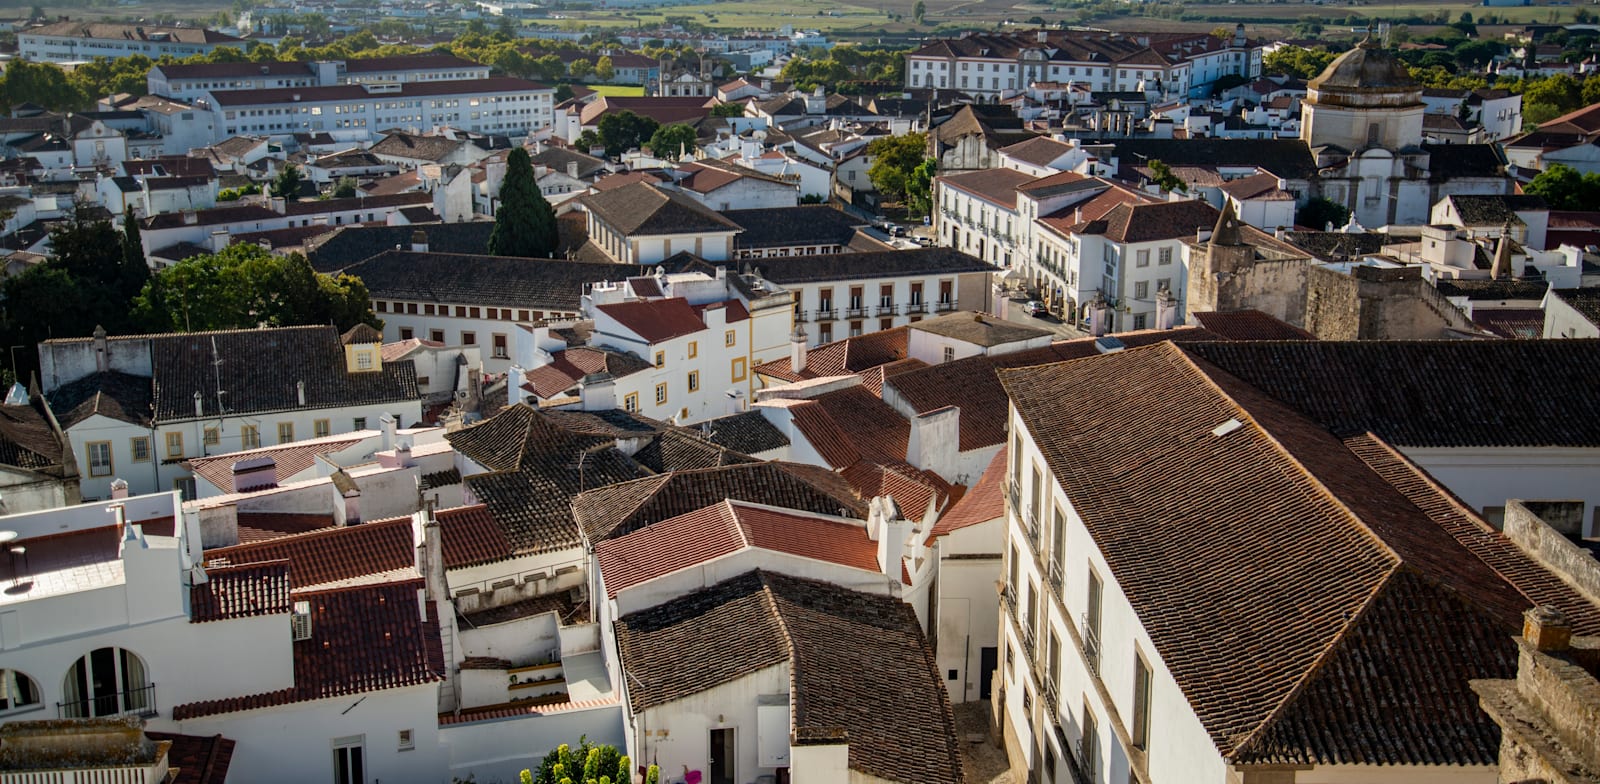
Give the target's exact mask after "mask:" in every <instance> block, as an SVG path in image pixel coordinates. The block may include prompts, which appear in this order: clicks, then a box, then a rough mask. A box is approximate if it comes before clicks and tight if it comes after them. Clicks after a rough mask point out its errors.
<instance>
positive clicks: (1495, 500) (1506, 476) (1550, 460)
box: [1400, 447, 1600, 536]
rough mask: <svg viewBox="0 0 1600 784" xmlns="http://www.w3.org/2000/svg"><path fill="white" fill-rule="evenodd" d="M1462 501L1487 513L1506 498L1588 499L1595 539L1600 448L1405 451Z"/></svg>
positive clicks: (1588, 529)
mask: <svg viewBox="0 0 1600 784" xmlns="http://www.w3.org/2000/svg"><path fill="white" fill-rule="evenodd" d="M1400 451H1401V452H1402V453H1404V454H1405V456H1406V457H1408V458H1410V459H1411V460H1412V461H1414V462H1415V463H1416V464H1417V465H1419V466H1421V467H1422V468H1423V470H1425V471H1427V472H1428V474H1429V475H1430V476H1432V477H1433V478H1434V479H1435V480H1437V481H1438V482H1439V483H1440V484H1442V485H1444V486H1445V488H1447V489H1448V490H1450V492H1452V493H1455V494H1456V495H1457V496H1458V497H1460V498H1461V500H1463V501H1465V502H1466V503H1467V504H1469V505H1470V506H1472V507H1473V508H1474V509H1477V510H1478V511H1479V512H1482V511H1483V510H1484V509H1485V508H1486V507H1504V506H1505V505H1506V499H1508V498H1520V499H1524V500H1530V501H1569V500H1576V501H1583V517H1584V521H1585V523H1584V531H1585V533H1587V534H1589V535H1591V536H1592V535H1595V533H1596V532H1597V528H1596V517H1595V516H1596V511H1595V509H1596V505H1597V504H1600V449H1493V448H1481V447H1480V448H1463V449H1453V448H1446V447H1428V448H1422V447H1408V448H1405V449H1401V450H1400Z"/></svg>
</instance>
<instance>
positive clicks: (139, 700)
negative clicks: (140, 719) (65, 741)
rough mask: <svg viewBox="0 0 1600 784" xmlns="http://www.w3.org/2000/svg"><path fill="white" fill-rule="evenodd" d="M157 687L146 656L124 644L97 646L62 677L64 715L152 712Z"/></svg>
mask: <svg viewBox="0 0 1600 784" xmlns="http://www.w3.org/2000/svg"><path fill="white" fill-rule="evenodd" d="M154 691H155V688H154V687H153V686H152V685H151V684H150V682H149V679H148V678H146V676H145V668H144V660H142V659H140V658H139V657H138V656H136V655H134V654H133V653H132V652H131V651H127V650H124V649H122V648H97V649H95V650H94V651H91V652H90V653H89V654H88V655H87V656H84V657H83V658H81V659H78V660H77V661H76V662H73V664H72V667H71V668H70V669H68V670H67V676H66V677H65V678H64V679H62V684H61V695H62V701H61V705H60V710H61V717H62V718H65V719H85V718H91V717H95V716H120V715H123V714H128V713H134V714H141V715H144V714H149V713H153V712H154V710H155V695H154V693H153V692H154Z"/></svg>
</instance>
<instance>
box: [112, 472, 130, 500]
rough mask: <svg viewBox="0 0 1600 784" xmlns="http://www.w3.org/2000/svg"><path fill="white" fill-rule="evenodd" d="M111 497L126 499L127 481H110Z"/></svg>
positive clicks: (121, 479)
mask: <svg viewBox="0 0 1600 784" xmlns="http://www.w3.org/2000/svg"><path fill="white" fill-rule="evenodd" d="M111 497H112V498H113V499H123V498H127V497H128V480H126V479H123V478H121V477H118V478H116V479H113V480H111Z"/></svg>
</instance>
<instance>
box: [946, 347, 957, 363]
mask: <svg viewBox="0 0 1600 784" xmlns="http://www.w3.org/2000/svg"><path fill="white" fill-rule="evenodd" d="M955 358H956V347H955V346H945V347H944V361H946V362H953V361H954V360H955Z"/></svg>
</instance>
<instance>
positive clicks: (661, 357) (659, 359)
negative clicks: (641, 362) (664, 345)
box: [656, 351, 667, 368]
mask: <svg viewBox="0 0 1600 784" xmlns="http://www.w3.org/2000/svg"><path fill="white" fill-rule="evenodd" d="M666 366H667V352H665V351H657V352H656V367H658V368H664V367H666Z"/></svg>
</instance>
